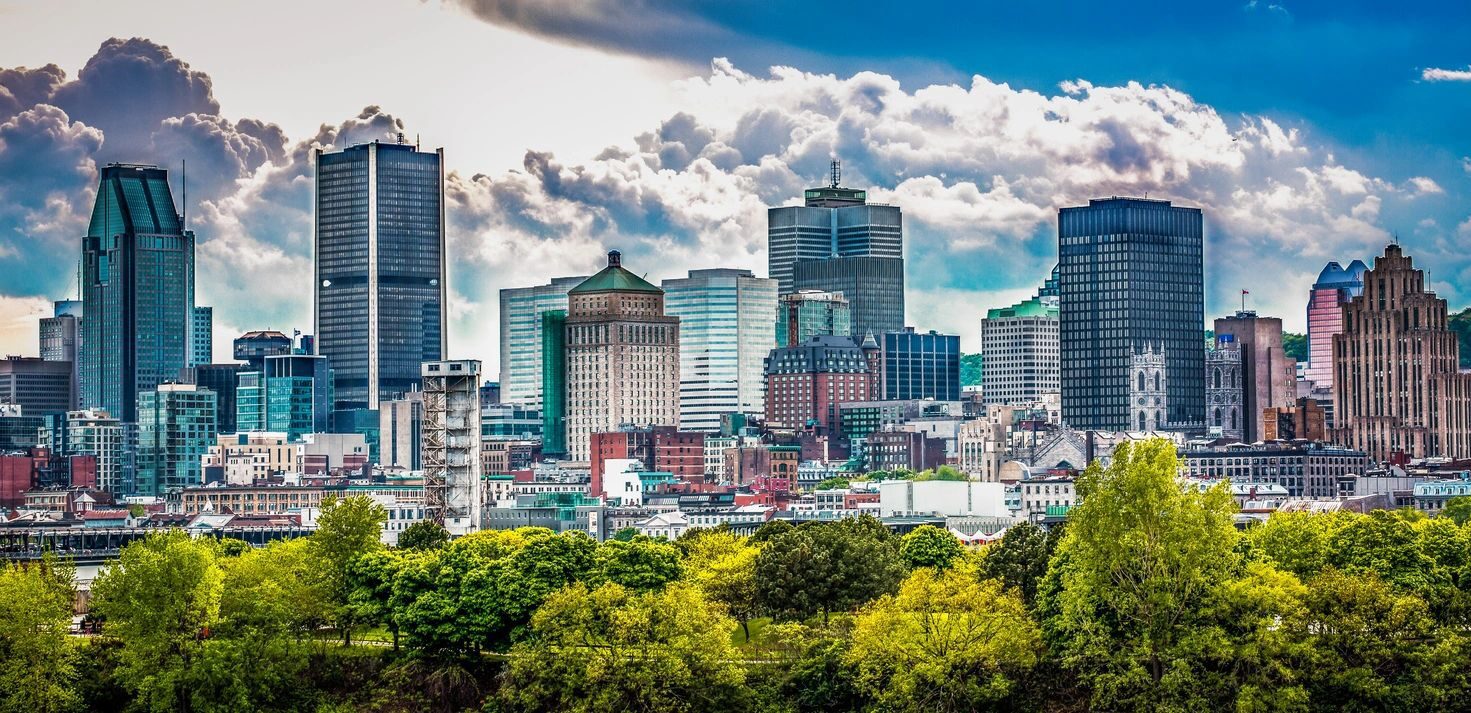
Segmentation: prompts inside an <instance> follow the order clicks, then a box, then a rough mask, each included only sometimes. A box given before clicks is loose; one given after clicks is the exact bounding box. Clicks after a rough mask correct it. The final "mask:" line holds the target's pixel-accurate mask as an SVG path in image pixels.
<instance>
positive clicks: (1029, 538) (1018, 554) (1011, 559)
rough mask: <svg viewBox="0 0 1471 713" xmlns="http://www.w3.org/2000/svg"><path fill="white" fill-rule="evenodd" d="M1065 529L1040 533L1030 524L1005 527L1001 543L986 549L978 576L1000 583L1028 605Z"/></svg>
mask: <svg viewBox="0 0 1471 713" xmlns="http://www.w3.org/2000/svg"><path fill="white" fill-rule="evenodd" d="M1064 529H1065V528H1064V526H1061V525H1059V526H1054V527H1053V528H1052V529H1051V530H1043V529H1042V528H1040V527H1037V526H1036V525H1034V524H1032V523H1030V522H1019V523H1017V524H1015V525H1012V526H1011V527H1009V528H1007V530H1006V534H1004V535H1002V536H1001V540H1000V541H998V542H994V543H992V544H991V545H990V546H988V547H986V549H985V553H984V556H983V557H982V559H981V565H980V574H981V576H983V577H988V578H990V579H995V580H998V581H1000V582H1001V584H1002V585H1003V586H1005V587H1006V589H1007V590H1008V591H1015V592H1017V593H1018V594H1020V595H1021V597H1022V601H1024V602H1026V604H1027V606H1031V605H1032V603H1033V602H1034V601H1035V600H1036V598H1037V585H1038V583H1040V582H1041V581H1042V578H1043V577H1044V576H1046V574H1047V563H1048V562H1050V561H1051V559H1052V552H1053V551H1054V550H1055V549H1057V542H1058V540H1060V539H1061V538H1062V532H1063V530H1064Z"/></svg>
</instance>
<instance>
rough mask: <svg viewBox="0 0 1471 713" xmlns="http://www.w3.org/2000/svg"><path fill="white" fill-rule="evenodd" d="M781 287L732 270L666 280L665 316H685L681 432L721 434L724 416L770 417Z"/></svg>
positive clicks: (682, 318)
mask: <svg viewBox="0 0 1471 713" xmlns="http://www.w3.org/2000/svg"><path fill="white" fill-rule="evenodd" d="M776 286H777V283H776V280H770V279H766V278H759V277H756V276H754V275H752V274H751V271H750V270H731V269H716V270H691V271H690V273H689V276H688V277H685V278H679V279H673V280H665V281H664V283H663V287H664V313H665V314H668V315H670V316H674V317H678V318H679V427H680V429H682V430H685V431H705V432H715V431H719V430H720V417H721V415H723V414H730V413H744V414H750V415H759V414H762V413H764V412H765V410H766V404H765V398H764V392H765V371H764V368H763V362H764V360H765V359H766V356H767V355H768V354H769V353H770V352H771V350H772V349H774V348H775V347H776V339H775V334H774V333H773V332H772V329H771V315H772V314H773V313H774V312H775V311H776V289H777V287H776Z"/></svg>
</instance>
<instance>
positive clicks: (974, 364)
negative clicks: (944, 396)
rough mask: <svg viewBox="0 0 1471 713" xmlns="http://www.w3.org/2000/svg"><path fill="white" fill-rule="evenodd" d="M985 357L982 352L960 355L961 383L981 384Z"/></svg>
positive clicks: (966, 384) (969, 384)
mask: <svg viewBox="0 0 1471 713" xmlns="http://www.w3.org/2000/svg"><path fill="white" fill-rule="evenodd" d="M983 361H984V358H983V357H982V356H981V355H980V354H961V355H960V385H961V386H980V385H981V371H982V370H983V365H982V362H983Z"/></svg>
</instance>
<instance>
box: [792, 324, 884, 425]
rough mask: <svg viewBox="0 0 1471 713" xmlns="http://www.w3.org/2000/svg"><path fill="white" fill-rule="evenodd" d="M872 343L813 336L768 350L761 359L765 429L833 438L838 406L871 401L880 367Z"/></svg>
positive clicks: (876, 347) (876, 394)
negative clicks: (764, 367)
mask: <svg viewBox="0 0 1471 713" xmlns="http://www.w3.org/2000/svg"><path fill="white" fill-rule="evenodd" d="M880 351H881V350H880V348H879V345H878V342H876V341H874V339H873V337H872V336H869V337H867V338H866V339H865V340H864V342H863V345H862V346H860V345H859V344H858V343H857V342H855V341H853V339H852V338H850V337H828V336H822V337H813V338H812V339H811V340H809V341H808V342H806V343H805V344H799V345H797V346H795V347H781V348H779V349H773V350H772V351H771V356H769V357H767V359H766V425H767V426H770V427H775V428H783V429H792V430H806V431H811V432H813V433H815V434H817V435H829V436H831V435H837V434H838V433H839V428H840V426H841V421H840V419H839V417H838V416H839V414H838V406H839V405H840V404H843V403H848V402H852V401H877V400H878V399H879V382H880V380H881V378H882V377H881V372H882V369H883V365H882V359H881V358H880Z"/></svg>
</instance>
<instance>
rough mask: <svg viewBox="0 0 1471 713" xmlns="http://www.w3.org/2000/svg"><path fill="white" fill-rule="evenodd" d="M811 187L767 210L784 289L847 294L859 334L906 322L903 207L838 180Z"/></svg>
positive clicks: (771, 257) (771, 258)
mask: <svg viewBox="0 0 1471 713" xmlns="http://www.w3.org/2000/svg"><path fill="white" fill-rule="evenodd" d="M839 179H840V175H839V173H838V167H837V162H834V163H833V175H832V180H831V181H830V183H829V185H827V186H824V187H821V188H809V189H807V191H805V192H804V194H803V199H804V205H800V206H781V207H778V208H768V209H767V211H766V221H767V261H768V271H769V273H770V277H771V278H772V279H774V280H776V281H777V291H778V293H779V294H783V295H785V294H790V293H793V292H796V291H798V290H804V289H808V290H824V291H828V292H842V293H843V296H844V297H846V298H847V299H848V302H849V304H850V305H852V311H853V334H854V335H855V336H862V335H864V334H867V333H869V332H872V333H874V334H882V333H884V332H891V331H898V330H902V329H903V328H904V220H903V217H904V216H903V214H902V213H901V211H900V210H899V207H898V206H891V205H878V204H873V203H869V202H868V193H867V192H866V191H862V190H857V189H853V188H843V187H840V186H839V185H838V184H839Z"/></svg>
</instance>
